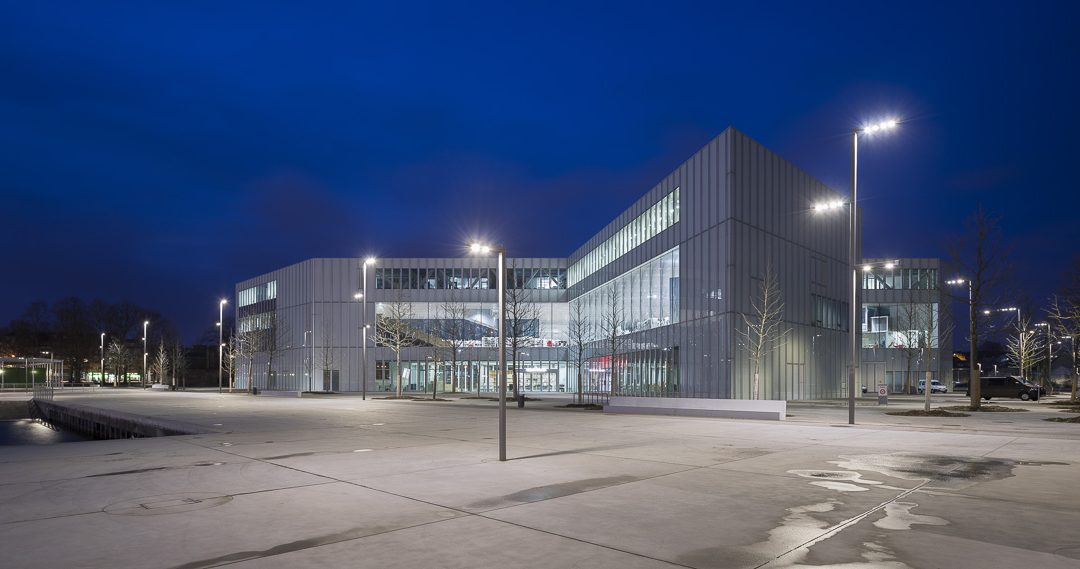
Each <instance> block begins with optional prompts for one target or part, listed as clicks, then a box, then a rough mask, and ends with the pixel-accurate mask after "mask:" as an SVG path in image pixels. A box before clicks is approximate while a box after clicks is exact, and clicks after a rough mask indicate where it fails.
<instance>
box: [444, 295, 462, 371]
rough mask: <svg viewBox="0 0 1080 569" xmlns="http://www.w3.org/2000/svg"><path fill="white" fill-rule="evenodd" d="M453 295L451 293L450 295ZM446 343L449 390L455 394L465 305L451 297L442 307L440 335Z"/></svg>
mask: <svg viewBox="0 0 1080 569" xmlns="http://www.w3.org/2000/svg"><path fill="white" fill-rule="evenodd" d="M451 294H453V293H451ZM439 335H440V336H441V337H442V339H443V340H445V341H446V343H447V344H448V345H447V348H448V350H449V355H450V388H451V389H453V390H454V391H455V392H457V390H458V388H459V387H460V386H459V385H458V378H457V367H458V366H457V359H458V353H459V352H460V351H461V350H462V349H463V348H464V347H465V340H466V338H465V303H463V302H457V301H456V300H455V299H454V298H453V297H451V298H450V300H448V301H446V302H444V303H443V305H442V323H441V333H440V334H439Z"/></svg>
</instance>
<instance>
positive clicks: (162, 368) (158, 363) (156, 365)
mask: <svg viewBox="0 0 1080 569" xmlns="http://www.w3.org/2000/svg"><path fill="white" fill-rule="evenodd" d="M168 373H169V352H168V351H167V350H166V349H165V338H159V339H158V349H157V351H156V352H154V357H153V359H151V360H150V375H151V376H153V377H156V378H157V383H162V384H163V383H165V376H166V375H168Z"/></svg>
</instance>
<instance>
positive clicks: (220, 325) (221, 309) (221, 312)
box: [185, 298, 229, 394]
mask: <svg viewBox="0 0 1080 569" xmlns="http://www.w3.org/2000/svg"><path fill="white" fill-rule="evenodd" d="M227 302H229V300H228V299H226V298H223V299H221V302H219V303H218V319H217V343H218V349H217V392H218V394H220V393H221V370H222V368H223V367H224V366H223V364H222V361H221V352H222V350H223V349H224V347H225V344H224V342H223V341H222V338H221V335H222V333H223V332H224V330H225V303H227ZM185 385H186V383H185Z"/></svg>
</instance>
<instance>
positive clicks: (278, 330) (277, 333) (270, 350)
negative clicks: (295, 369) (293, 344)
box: [255, 311, 289, 390]
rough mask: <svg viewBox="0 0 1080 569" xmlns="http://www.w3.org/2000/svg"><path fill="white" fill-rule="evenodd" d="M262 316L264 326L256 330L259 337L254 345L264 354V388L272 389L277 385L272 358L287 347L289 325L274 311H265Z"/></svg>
mask: <svg viewBox="0 0 1080 569" xmlns="http://www.w3.org/2000/svg"><path fill="white" fill-rule="evenodd" d="M263 316H264V319H263V324H264V325H265V328H263V329H260V330H257V331H256V334H257V335H258V336H259V338H258V341H257V342H255V345H256V346H257V347H258V351H259V352H261V353H264V354H266V389H269V390H273V389H275V388H277V387H278V385H277V377H276V376H275V375H274V360H275V359H276V357H277V356H278V355H279V354H281V352H282V350H284V349H285V348H288V347H289V346H288V342H289V326H288V324H287V323H286V320H285V319H284V318H281V316H280V315H279V314H278V313H277V312H276V311H274V312H267V313H266V314H264V315H263Z"/></svg>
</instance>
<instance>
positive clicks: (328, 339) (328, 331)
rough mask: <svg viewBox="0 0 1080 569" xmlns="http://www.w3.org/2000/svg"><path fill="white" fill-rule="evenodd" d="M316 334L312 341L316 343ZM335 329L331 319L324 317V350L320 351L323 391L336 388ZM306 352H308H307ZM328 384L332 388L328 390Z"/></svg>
mask: <svg viewBox="0 0 1080 569" xmlns="http://www.w3.org/2000/svg"><path fill="white" fill-rule="evenodd" d="M314 336H315V335H314V334H312V340H311V341H313V342H314V341H315V338H314ZM333 340H334V327H333V322H331V321H330V318H327V317H324V318H323V323H322V348H321V349H320V350H319V363H320V364H321V367H322V371H323V389H327V390H329V389H333V387H334V383H333V381H334V364H335V363H336V362H335V361H334V360H335V359H336V357H335V356H336V354H337V351H336V350H334V341H333ZM305 351H306V350H305ZM327 382H329V384H330V387H329V388H327V387H326V385H327Z"/></svg>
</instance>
